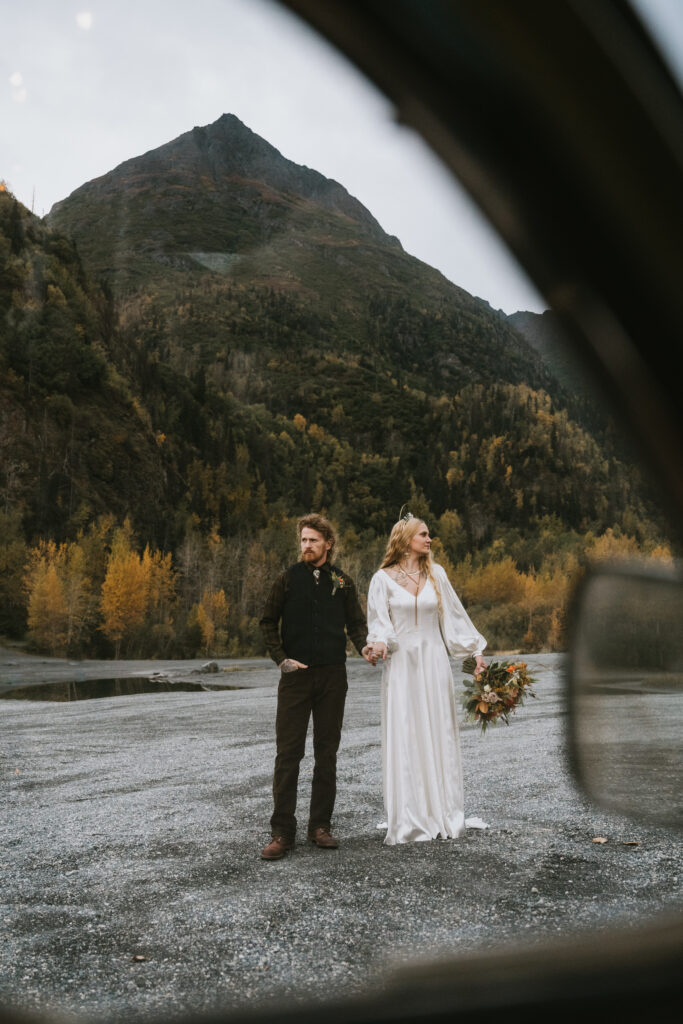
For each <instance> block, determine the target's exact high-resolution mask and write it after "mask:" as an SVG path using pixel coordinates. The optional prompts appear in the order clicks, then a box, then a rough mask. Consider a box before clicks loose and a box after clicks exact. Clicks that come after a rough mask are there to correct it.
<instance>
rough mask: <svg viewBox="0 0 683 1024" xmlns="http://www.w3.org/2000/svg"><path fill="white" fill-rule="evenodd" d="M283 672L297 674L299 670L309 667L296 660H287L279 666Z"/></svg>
mask: <svg viewBox="0 0 683 1024" xmlns="http://www.w3.org/2000/svg"><path fill="white" fill-rule="evenodd" d="M278 668H279V669H280V671H281V672H296V670H297V669H298V668H308V665H304V664H302V662H300V661H295V660H294V658H285V660H284V661H281V662H280V664H279V665H278Z"/></svg>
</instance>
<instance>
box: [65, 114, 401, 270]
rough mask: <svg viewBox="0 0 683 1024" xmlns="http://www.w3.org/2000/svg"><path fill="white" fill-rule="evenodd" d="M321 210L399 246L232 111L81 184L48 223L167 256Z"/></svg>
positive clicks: (221, 247) (241, 245) (266, 231)
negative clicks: (107, 234)
mask: <svg viewBox="0 0 683 1024" xmlns="http://www.w3.org/2000/svg"><path fill="white" fill-rule="evenodd" d="M316 211H318V213H319V214H320V215H322V217H323V218H324V219H329V215H332V217H333V220H334V221H336V222H337V223H338V224H341V225H343V226H344V230H345V231H347V232H350V233H353V234H354V235H355V236H356V237H357V238H358V239H364V240H365V241H371V242H374V243H377V244H380V245H382V246H387V247H390V248H392V249H395V250H399V251H401V244H400V242H399V241H398V239H396V238H394V237H393V236H390V235H387V234H386V233H385V232H384V231H383V230H382V228H381V227H380V225H379V224H378V222H377V221H376V220H375V218H374V217H373V216H372V214H371V213H370V212H369V210H367V209H366V208H365V207H364V206H363V205H362V203H360V202H359V201H358V200H357V199H355V198H354V197H353V196H351V195H350V194H349V193H348V192H347V190H346V189H345V188H344V187H343V185H340V184H339V182H336V181H333V180H332V179H330V178H326V177H325V176H324V175H322V174H320V173H319V172H318V171H315V170H312V169H311V168H309V167H305V166H302V165H300V164H296V163H294V161H292V160H289V159H287V158H286V157H284V156H283V155H282V154H281V153H280V152H279V151H278V150H277V149H276V148H275V146H272V145H271V144H270V143H269V142H266V140H265V139H263V138H261V137H260V136H259V135H257V134H256V133H255V132H253V131H252V130H251V129H250V128H248V127H247V126H246V125H245V124H244V123H243V122H242V121H240V119H239V118H238V117H236V116H235V115H234V114H229V113H226V114H222V115H221V117H219V118H218V120H217V121H214V122H213V123H212V124H209V125H204V126H197V127H194V128H192V129H191V130H190V131H188V132H185V133H184V134H182V135H180V136H178V138H176V139H173V140H172V141H171V142H167V143H165V144H164V145H162V146H159V147H158V148H157V149H153V150H150V151H149V152H147V153H144V154H142V155H140V156H136V157H133V158H132V159H130V160H126V161H125V162H124V163H122V164H119V166H118V167H116V168H114V169H113V170H112V171H109V172H108V173H107V174H105V175H103V176H102V177H100V178H95V179H94V180H93V181H90V182H87V183H86V184H85V185H82V186H81V187H80V188H78V189H76V191H75V192H73V193H72V194H71V195H70V196H69V197H68V198H67V199H64V200H62V201H61V202H59V203H56V204H55V205H54V206H53V207H52V209H51V210H50V213H49V214H48V222H49V223H50V224H51V225H53V226H55V227H58V228H62V227H66V225H67V224H68V229H69V230H70V231H71V233H73V234H74V235H75V237H76V238H77V240H78V241H79V244H80V242H81V239H79V234H83V235H84V236H85V235H88V236H92V231H91V226H92V223H99V224H101V225H102V228H103V229H104V228H105V226H106V224H107V223H109V224H110V225H111V227H112V229H114V230H115V234H116V237H117V238H118V239H119V240H120V239H121V238H122V237H123V238H125V237H126V236H127V235H128V234H130V235H131V238H130V242H131V245H132V246H133V247H135V248H136V249H137V250H138V251H139V250H140V248H142V249H144V250H146V251H147V252H148V253H151V252H153V251H156V252H160V253H161V254H162V256H163V257H164V259H165V256H167V255H170V254H177V253H182V252H187V251H188V250H193V249H194V250H205V251H212V250H213V251H221V252H230V253H233V254H234V253H239V252H245V251H248V250H250V249H253V247H254V246H255V245H256V246H258V245H262V244H263V243H264V242H267V241H269V239H270V238H272V237H273V235H274V233H277V231H278V230H283V229H284V228H285V226H286V225H287V224H288V223H291V221H292V220H293V219H295V218H296V217H297V216H298V217H299V218H301V217H307V218H308V220H309V221H310V220H311V218H315V216H316ZM133 214H134V216H133ZM247 221H249V224H248V226H247V224H246V222H247ZM88 222H90V227H89V226H88ZM219 224H220V228H219ZM255 226H260V230H255ZM81 228H82V229H83V230H82V231H81ZM326 230H327V231H329V230H330V225H329V224H328V225H327V229H326ZM86 244H87V243H86ZM162 262H163V259H162ZM98 269H99V270H100V271H101V272H104V273H106V272H108V271H111V270H112V269H113V268H112V267H111V265H101V266H100V267H99V268H98Z"/></svg>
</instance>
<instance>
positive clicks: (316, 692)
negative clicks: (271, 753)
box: [270, 665, 348, 841]
mask: <svg viewBox="0 0 683 1024" xmlns="http://www.w3.org/2000/svg"><path fill="white" fill-rule="evenodd" d="M347 690H348V684H347V681H346V666H345V665H319V666H315V667H312V668H306V669H298V670H297V671H296V672H287V673H283V674H282V675H281V676H280V683H279V686H278V692H277V716H276V719H275V738H276V744H277V755H276V758H275V774H274V776H273V801H274V804H275V807H274V810H273V816H272V818H271V819H270V827H271V831H272V834H273V835H274V836H276V835H277V836H284V837H285V838H286V839H288V840H292V841H293V840H294V836H295V834H296V817H295V813H294V812H295V811H296V795H297V785H298V782H299V764H300V762H301V759H302V757H303V756H304V751H305V748H306V733H307V731H308V723H309V720H310V718H311V715H313V754H314V768H313V783H312V786H311V806H310V810H309V817H308V832H309V834H310V833H311V831H312V830H313V829H315V828H320V827H321V826H323V827H325V828H329V827H330V825H331V818H332V811H333V810H334V801H335V797H336V795H337V750H338V749H339V741H340V740H341V731H342V724H343V721H344V704H345V702H346V691H347Z"/></svg>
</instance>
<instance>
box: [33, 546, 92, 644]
mask: <svg viewBox="0 0 683 1024" xmlns="http://www.w3.org/2000/svg"><path fill="white" fill-rule="evenodd" d="M24 588H25V590H26V596H27V622H28V628H29V634H30V636H31V639H32V641H33V643H34V644H35V645H36V647H38V648H40V649H41V650H47V651H49V652H50V653H51V654H53V655H57V654H65V653H66V652H67V651H69V650H75V649H77V648H78V646H79V644H80V642H81V640H82V638H83V636H84V634H85V633H86V631H87V630H88V629H89V627H90V625H91V623H92V620H93V617H94V613H95V600H94V597H93V588H92V582H91V580H90V578H89V576H88V574H87V571H86V561H85V553H84V551H83V549H82V547H81V546H80V544H79V543H77V542H73V543H65V544H59V545H58V544H56V543H55V541H53V540H47V541H45V540H42V541H40V542H39V544H38V545H37V546H36V547H34V548H32V549H31V550H30V552H29V560H28V563H27V565H26V570H25V573H24Z"/></svg>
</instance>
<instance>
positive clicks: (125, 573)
mask: <svg viewBox="0 0 683 1024" xmlns="http://www.w3.org/2000/svg"><path fill="white" fill-rule="evenodd" d="M132 541H133V535H132V529H131V526H130V522H129V520H128V519H126V521H125V522H124V524H123V526H122V527H121V528H120V529H119V530H117V531H116V533H115V534H114V537H113V540H112V547H111V552H110V555H109V559H108V561H107V569H106V573H105V577H104V582H103V584H102V595H101V598H100V609H101V612H102V625H101V626H100V629H101V630H102V632H103V633H104V635H105V636H106V637H107V639H108V640H110V641H111V643H112V644H113V646H114V657H115V658H120V657H121V652H122V651H125V652H126V653H130V651H131V650H132V647H133V645H134V643H135V641H136V640H138V639H139V637H140V635H141V633H142V630H143V628H144V625H145V617H146V613H147V607H148V603H149V575H148V572H149V567H148V566H145V565H144V564H143V560H142V559H141V558H140V556H139V555H138V554H137V552H136V551H135V550H134V549H133V546H132Z"/></svg>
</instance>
